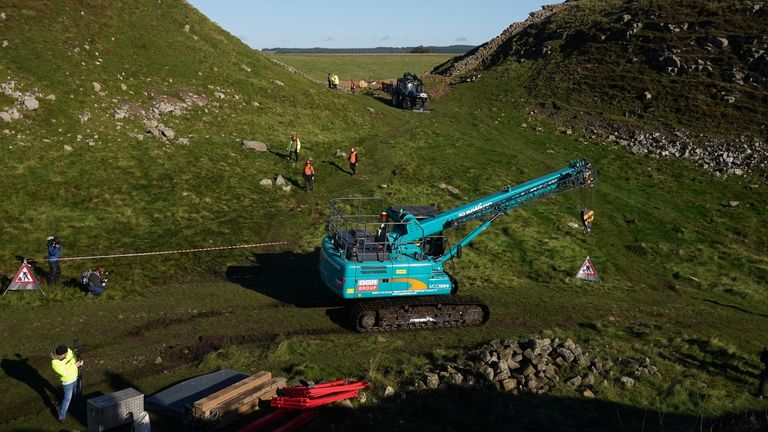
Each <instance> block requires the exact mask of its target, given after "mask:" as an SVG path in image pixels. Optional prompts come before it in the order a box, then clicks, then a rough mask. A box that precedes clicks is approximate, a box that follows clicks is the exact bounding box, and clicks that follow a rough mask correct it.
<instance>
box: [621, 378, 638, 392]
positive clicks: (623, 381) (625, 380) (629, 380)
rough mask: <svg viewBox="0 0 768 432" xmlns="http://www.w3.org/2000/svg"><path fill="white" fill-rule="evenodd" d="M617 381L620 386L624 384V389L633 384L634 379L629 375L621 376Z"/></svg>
mask: <svg viewBox="0 0 768 432" xmlns="http://www.w3.org/2000/svg"><path fill="white" fill-rule="evenodd" d="M619 382H620V383H621V385H622V386H624V388H625V389H628V388H630V387H632V386H634V385H635V380H633V379H632V378H630V377H626V376H623V377H621V378H620V379H619Z"/></svg>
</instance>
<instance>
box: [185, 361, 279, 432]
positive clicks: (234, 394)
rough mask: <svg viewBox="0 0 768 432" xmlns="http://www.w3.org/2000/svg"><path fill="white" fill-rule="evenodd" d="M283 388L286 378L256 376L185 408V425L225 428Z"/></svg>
mask: <svg viewBox="0 0 768 432" xmlns="http://www.w3.org/2000/svg"><path fill="white" fill-rule="evenodd" d="M283 387H285V378H282V377H278V378H272V374H271V373H269V372H264V371H262V372H257V373H255V374H253V375H251V376H249V377H248V378H245V379H243V380H241V381H238V382H236V383H234V384H232V385H230V386H229V387H225V388H223V389H221V390H219V391H217V392H216V393H213V394H211V395H208V396H206V397H204V398H202V399H200V400H197V401H195V402H193V403H191V404H190V405H189V406H187V413H186V420H187V425H188V426H191V425H198V424H199V425H204V426H207V427H213V428H220V427H223V426H226V425H228V424H230V423H232V422H234V421H235V420H237V419H238V417H240V416H242V415H247V414H250V413H252V412H254V411H257V410H258V409H259V403H260V402H261V401H269V400H271V399H272V397H274V396H275V395H276V394H277V390H278V389H281V388H283Z"/></svg>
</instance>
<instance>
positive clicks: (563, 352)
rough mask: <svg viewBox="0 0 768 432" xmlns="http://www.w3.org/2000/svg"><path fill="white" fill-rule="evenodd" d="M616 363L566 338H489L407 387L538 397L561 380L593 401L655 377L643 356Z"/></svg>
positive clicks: (433, 369) (649, 364)
mask: <svg viewBox="0 0 768 432" xmlns="http://www.w3.org/2000/svg"><path fill="white" fill-rule="evenodd" d="M620 363H621V367H620V368H619V367H615V365H614V362H613V361H612V360H610V359H606V360H603V359H601V358H600V357H599V356H597V355H596V352H595V351H593V350H584V349H582V348H581V347H580V346H579V345H577V344H576V343H574V342H573V340H571V339H566V340H564V341H562V340H560V339H557V338H555V339H549V338H543V339H536V338H531V339H528V340H524V341H515V340H493V341H491V342H489V343H487V344H485V345H483V346H481V347H480V348H478V349H475V350H472V351H469V352H467V353H465V354H461V355H459V356H458V357H457V359H456V360H455V361H448V362H444V363H442V364H440V365H436V366H432V367H430V368H429V369H428V370H427V371H426V372H424V373H422V374H420V375H419V376H418V377H417V378H416V379H415V381H414V383H413V386H412V389H415V390H425V389H436V388H443V387H447V386H473V387H486V388H491V389H496V390H500V391H507V392H512V393H531V394H544V393H547V392H549V391H550V390H551V389H553V388H554V387H555V386H556V385H558V383H561V382H562V383H565V385H567V386H568V387H571V388H573V389H574V390H576V391H577V392H578V393H579V394H581V395H582V396H584V397H594V396H595V393H597V392H599V391H600V387H605V386H608V385H611V384H610V383H611V382H616V383H617V384H619V385H620V386H621V387H622V388H625V389H626V388H630V387H632V386H633V385H634V383H635V379H638V378H640V377H642V376H644V375H658V370H657V369H656V367H655V366H653V365H652V364H651V362H650V359H648V358H644V359H642V360H640V361H637V360H632V359H620ZM619 369H621V370H622V371H625V372H628V373H627V374H624V375H623V374H621V373H619ZM629 375H632V376H633V377H634V378H633V377H630V376H629Z"/></svg>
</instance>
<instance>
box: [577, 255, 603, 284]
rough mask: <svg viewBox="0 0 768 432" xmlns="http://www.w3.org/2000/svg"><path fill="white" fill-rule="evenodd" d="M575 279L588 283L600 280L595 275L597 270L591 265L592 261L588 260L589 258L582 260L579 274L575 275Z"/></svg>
mask: <svg viewBox="0 0 768 432" xmlns="http://www.w3.org/2000/svg"><path fill="white" fill-rule="evenodd" d="M576 278H577V279H584V280H590V281H599V280H600V276H598V275H597V270H596V269H595V265H594V264H592V261H591V260H590V259H589V257H587V259H585V260H584V264H582V265H581V268H580V269H579V272H578V273H576Z"/></svg>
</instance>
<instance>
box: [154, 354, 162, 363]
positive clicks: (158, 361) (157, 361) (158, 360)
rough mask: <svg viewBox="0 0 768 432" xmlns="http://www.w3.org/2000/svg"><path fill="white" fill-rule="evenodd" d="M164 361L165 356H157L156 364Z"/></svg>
mask: <svg viewBox="0 0 768 432" xmlns="http://www.w3.org/2000/svg"><path fill="white" fill-rule="evenodd" d="M162 362H163V357H162V356H157V358H155V364H160V363H162Z"/></svg>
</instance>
